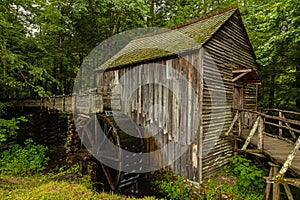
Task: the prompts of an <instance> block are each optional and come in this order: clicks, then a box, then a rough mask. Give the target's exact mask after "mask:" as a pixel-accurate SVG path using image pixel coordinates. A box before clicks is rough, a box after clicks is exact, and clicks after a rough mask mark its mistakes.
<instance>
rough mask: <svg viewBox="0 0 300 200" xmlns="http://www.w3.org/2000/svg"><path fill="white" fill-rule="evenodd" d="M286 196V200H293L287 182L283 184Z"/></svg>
mask: <svg viewBox="0 0 300 200" xmlns="http://www.w3.org/2000/svg"><path fill="white" fill-rule="evenodd" d="M283 187H284V190H285V193H286V196H287V197H288V200H294V197H293V194H292V192H291V190H290V187H289V186H288V184H286V183H285V184H283Z"/></svg>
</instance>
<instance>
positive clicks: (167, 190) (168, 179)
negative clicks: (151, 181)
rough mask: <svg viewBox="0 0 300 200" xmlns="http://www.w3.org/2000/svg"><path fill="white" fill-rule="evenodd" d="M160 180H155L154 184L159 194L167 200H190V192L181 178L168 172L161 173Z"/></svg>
mask: <svg viewBox="0 0 300 200" xmlns="http://www.w3.org/2000/svg"><path fill="white" fill-rule="evenodd" d="M162 173H163V175H162V177H161V180H156V182H155V184H156V185H157V187H158V188H159V190H160V192H161V193H162V194H164V195H165V196H167V197H168V199H180V200H181V199H191V197H192V191H191V188H190V186H189V185H188V184H187V183H186V182H185V180H184V179H183V177H181V176H178V175H176V174H174V173H172V172H169V171H163V172H162Z"/></svg>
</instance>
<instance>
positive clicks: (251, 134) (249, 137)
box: [242, 117, 260, 150]
mask: <svg viewBox="0 0 300 200" xmlns="http://www.w3.org/2000/svg"><path fill="white" fill-rule="evenodd" d="M259 119H260V117H257V119H256V121H255V123H254V125H253V127H252V129H251V131H250V133H249V136H248V137H247V139H246V141H245V144H244V145H243V147H242V150H246V148H247V146H248V145H249V143H250V140H251V138H252V137H253V135H254V133H255V131H256V129H257V127H258V123H259Z"/></svg>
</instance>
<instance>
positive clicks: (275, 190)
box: [272, 164, 280, 200]
mask: <svg viewBox="0 0 300 200" xmlns="http://www.w3.org/2000/svg"><path fill="white" fill-rule="evenodd" d="M272 168H273V176H274V175H275V174H277V173H278V171H279V165H275V164H273V165H272ZM272 200H280V185H279V183H276V182H274V183H273V196H272Z"/></svg>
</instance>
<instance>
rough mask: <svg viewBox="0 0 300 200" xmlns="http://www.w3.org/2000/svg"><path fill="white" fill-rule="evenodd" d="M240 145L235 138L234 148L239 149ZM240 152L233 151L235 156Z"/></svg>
mask: <svg viewBox="0 0 300 200" xmlns="http://www.w3.org/2000/svg"><path fill="white" fill-rule="evenodd" d="M238 148H239V147H238V141H237V140H236V139H235V140H234V150H236V149H238ZM238 155H239V154H238V152H237V151H234V152H233V156H238Z"/></svg>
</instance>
